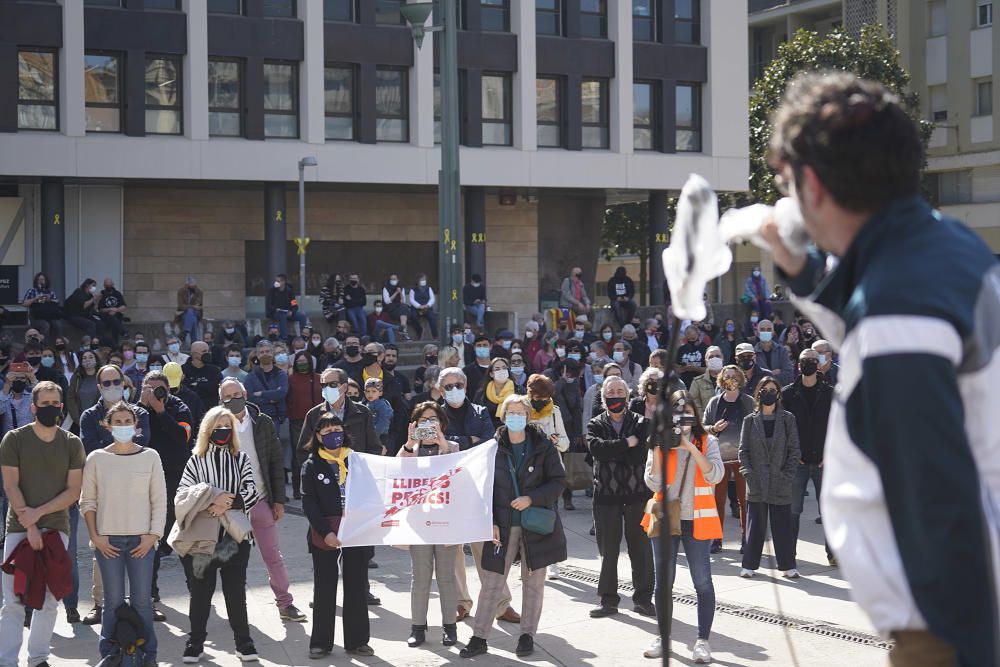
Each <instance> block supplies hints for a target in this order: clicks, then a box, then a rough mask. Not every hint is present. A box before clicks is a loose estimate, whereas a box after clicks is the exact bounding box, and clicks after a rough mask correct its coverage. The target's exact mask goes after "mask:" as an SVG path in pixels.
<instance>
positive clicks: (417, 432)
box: [413, 426, 437, 440]
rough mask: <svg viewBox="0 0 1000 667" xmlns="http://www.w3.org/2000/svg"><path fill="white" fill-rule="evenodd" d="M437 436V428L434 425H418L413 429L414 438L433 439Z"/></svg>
mask: <svg viewBox="0 0 1000 667" xmlns="http://www.w3.org/2000/svg"><path fill="white" fill-rule="evenodd" d="M436 437H437V429H436V428H434V427H433V426H418V427H416V428H415V429H413V439H414V440H433V439H434V438H436Z"/></svg>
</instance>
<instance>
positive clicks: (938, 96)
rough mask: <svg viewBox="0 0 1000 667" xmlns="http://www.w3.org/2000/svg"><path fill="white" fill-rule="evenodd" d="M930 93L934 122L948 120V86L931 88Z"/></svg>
mask: <svg viewBox="0 0 1000 667" xmlns="http://www.w3.org/2000/svg"><path fill="white" fill-rule="evenodd" d="M928 93H929V94H928V97H929V98H930V100H931V113H930V116H931V120H933V121H934V122H943V121H946V120H948V86H945V85H941V86H930V88H929V89H928Z"/></svg>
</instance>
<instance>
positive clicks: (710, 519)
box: [642, 440, 722, 540]
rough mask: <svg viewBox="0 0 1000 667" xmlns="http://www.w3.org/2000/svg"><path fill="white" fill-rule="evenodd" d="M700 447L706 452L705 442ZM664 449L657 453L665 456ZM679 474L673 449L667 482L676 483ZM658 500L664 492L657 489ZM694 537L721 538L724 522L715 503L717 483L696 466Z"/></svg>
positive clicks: (668, 458) (668, 465) (660, 499)
mask: <svg viewBox="0 0 1000 667" xmlns="http://www.w3.org/2000/svg"><path fill="white" fill-rule="evenodd" d="M698 449H699V450H700V451H701V453H703V454H704V453H705V442H704V440H702V442H700V443H698ZM662 451H663V450H660V449H657V454H659V456H660V458H661V459H662V458H663V453H662ZM676 476H677V450H676V449H671V450H670V453H669V454H668V455H667V484H668V485H669V484H673V483H674V477H676ZM654 498H655V499H656V502H662V501H663V493H662V492H661V491H657V492H656V494H655V496H654ZM648 521H649V515H646V516H644V517H643V519H642V523H643V527H645V526H646V524H647V523H648ZM694 538H695V539H696V540H721V539H722V522H721V521H719V510H718V509H717V508H716V505H715V485H714V484H709V483H708V482H706V481H705V476H704V475H702V474H701V468H699V467H698V465H697V464H695V467H694Z"/></svg>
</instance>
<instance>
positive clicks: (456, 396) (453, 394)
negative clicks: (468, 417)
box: [444, 388, 465, 406]
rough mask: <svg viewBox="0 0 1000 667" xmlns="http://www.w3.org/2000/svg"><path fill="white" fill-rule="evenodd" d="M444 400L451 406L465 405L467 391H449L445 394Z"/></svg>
mask: <svg viewBox="0 0 1000 667" xmlns="http://www.w3.org/2000/svg"><path fill="white" fill-rule="evenodd" d="M444 400H445V401H447V402H448V404H449V405H455V406H458V405H461V404H462V403H465V389H464V388H463V389H449V390H447V391H445V392H444Z"/></svg>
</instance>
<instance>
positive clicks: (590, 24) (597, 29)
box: [580, 0, 608, 39]
mask: <svg viewBox="0 0 1000 667" xmlns="http://www.w3.org/2000/svg"><path fill="white" fill-rule="evenodd" d="M580 35H581V36H582V37H594V38H598V39H602V38H604V37H607V36H608V6H607V2H605V0H580Z"/></svg>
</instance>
